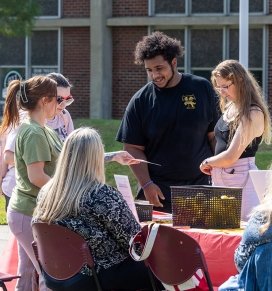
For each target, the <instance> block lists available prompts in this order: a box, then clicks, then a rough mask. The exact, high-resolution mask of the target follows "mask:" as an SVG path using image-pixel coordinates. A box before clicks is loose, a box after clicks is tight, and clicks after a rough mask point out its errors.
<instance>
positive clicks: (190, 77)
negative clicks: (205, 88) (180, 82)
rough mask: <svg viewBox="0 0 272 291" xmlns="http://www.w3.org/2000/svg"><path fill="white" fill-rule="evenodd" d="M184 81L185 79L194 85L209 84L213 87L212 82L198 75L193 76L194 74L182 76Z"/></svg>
mask: <svg viewBox="0 0 272 291" xmlns="http://www.w3.org/2000/svg"><path fill="white" fill-rule="evenodd" d="M182 77H183V79H185V80H186V81H188V82H189V81H191V82H192V83H195V82H197V83H202V84H208V85H211V83H210V81H209V80H208V79H206V78H204V77H201V76H198V75H193V74H189V73H184V74H183V75H182Z"/></svg>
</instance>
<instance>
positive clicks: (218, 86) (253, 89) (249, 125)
mask: <svg viewBox="0 0 272 291" xmlns="http://www.w3.org/2000/svg"><path fill="white" fill-rule="evenodd" d="M211 80H212V84H213V86H214V88H215V90H216V91H217V92H218V94H219V96H220V108H221V111H222V113H223V114H222V116H221V118H220V119H219V120H218V122H217V124H216V126H215V138H216V147H215V155H214V156H213V157H210V158H208V159H206V160H204V161H203V162H202V163H201V165H200V170H201V171H202V172H203V173H205V174H207V175H212V181H213V185H216V186H227V187H228V186H232V187H242V188H243V197H242V212H241V219H242V220H244V221H246V220H248V214H249V213H250V211H251V210H252V208H253V207H254V206H256V205H258V204H259V199H258V196H257V193H256V192H255V190H254V187H253V184H252V181H251V179H250V178H249V170H252V169H257V167H256V164H255V154H256V152H257V150H258V146H259V144H260V143H261V142H262V141H264V142H265V143H267V144H270V142H271V120H270V114H269V111H268V107H267V104H266V103H265V100H264V96H263V94H262V90H261V88H260V86H259V84H258V82H257V81H256V80H255V78H254V77H253V75H252V74H251V73H250V72H249V71H248V70H246V69H245V68H244V67H243V66H242V65H241V64H240V63H239V62H238V61H236V60H226V61H223V62H221V63H220V64H218V65H217V66H216V68H215V69H214V70H213V71H212V76H211Z"/></svg>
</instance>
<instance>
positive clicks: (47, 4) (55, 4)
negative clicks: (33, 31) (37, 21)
mask: <svg viewBox="0 0 272 291" xmlns="http://www.w3.org/2000/svg"><path fill="white" fill-rule="evenodd" d="M37 2H38V4H39V6H40V15H39V17H47V18H48V17H60V12H59V11H60V9H59V7H60V0H37Z"/></svg>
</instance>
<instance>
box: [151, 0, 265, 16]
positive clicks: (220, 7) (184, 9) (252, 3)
mask: <svg viewBox="0 0 272 291" xmlns="http://www.w3.org/2000/svg"><path fill="white" fill-rule="evenodd" d="M266 1H267V0H249V12H250V13H264V4H265V2H266ZM150 3H151V7H152V8H153V9H152V15H153V14H155V15H156V14H188V15H191V14H229V12H230V13H238V12H239V0H171V1H169V0H150Z"/></svg>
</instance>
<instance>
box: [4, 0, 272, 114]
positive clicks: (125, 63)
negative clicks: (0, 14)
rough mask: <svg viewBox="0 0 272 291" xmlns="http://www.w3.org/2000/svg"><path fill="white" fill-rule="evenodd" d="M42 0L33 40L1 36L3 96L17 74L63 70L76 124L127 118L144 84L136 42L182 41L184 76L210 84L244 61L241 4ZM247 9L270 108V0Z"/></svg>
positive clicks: (235, 0)
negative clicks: (214, 74)
mask: <svg viewBox="0 0 272 291" xmlns="http://www.w3.org/2000/svg"><path fill="white" fill-rule="evenodd" d="M37 1H39V2H40V3H41V6H42V14H41V15H42V16H40V17H38V18H37V20H36V23H35V28H34V30H33V34H32V36H31V37H27V38H6V37H0V92H3V93H4V91H5V87H6V85H7V82H8V80H9V78H14V74H15V77H16V76H17V75H18V74H19V75H20V76H21V77H22V78H28V77H30V76H32V75H35V74H46V73H48V72H51V71H58V72H61V73H63V74H64V75H65V76H67V77H69V79H70V81H71V82H72V84H73V85H74V88H73V91H72V92H73V95H74V96H75V98H76V102H74V104H72V105H71V107H70V108H69V109H70V111H71V114H72V117H73V118H77V117H82V118H83V117H91V118H121V117H122V115H123V112H124V109H125V107H126V105H127V103H128V101H129V99H130V98H131V96H132V95H133V93H134V92H135V91H136V90H138V89H139V88H140V87H141V86H143V85H144V84H145V83H146V81H147V79H146V73H145V71H144V68H143V67H141V66H137V65H134V62H133V51H134V48H135V44H136V43H137V41H139V40H140V39H141V38H142V37H143V36H144V35H146V34H149V33H151V32H152V31H154V30H161V31H165V32H166V33H167V34H169V35H171V36H174V37H176V38H178V39H180V40H181V42H182V44H183V45H184V47H185V56H184V58H183V59H181V60H179V62H178V65H179V70H180V71H181V72H189V73H194V74H198V75H202V76H204V77H206V78H209V77H210V71H211V69H212V68H213V67H214V66H215V65H216V64H217V63H218V62H220V61H221V60H223V59H228V58H233V59H238V58H239V30H238V27H239V15H238V11H239V0H205V1H203V0H133V1H132V0H77V1H72V0H37ZM249 11H250V17H249V29H250V30H249V69H250V70H251V71H252V72H253V73H254V75H255V76H256V78H257V79H258V81H259V82H260V83H261V85H262V87H263V90H264V92H265V96H266V98H267V100H268V102H269V103H271V102H272V97H271V96H270V95H271V93H270V92H271V91H272V67H271V65H272V42H271V35H272V0H249ZM14 72H15V73H14ZM269 93H270V94H269ZM2 95H3V94H1V100H0V101H1V103H2V104H3V100H4V99H3V98H2Z"/></svg>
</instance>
